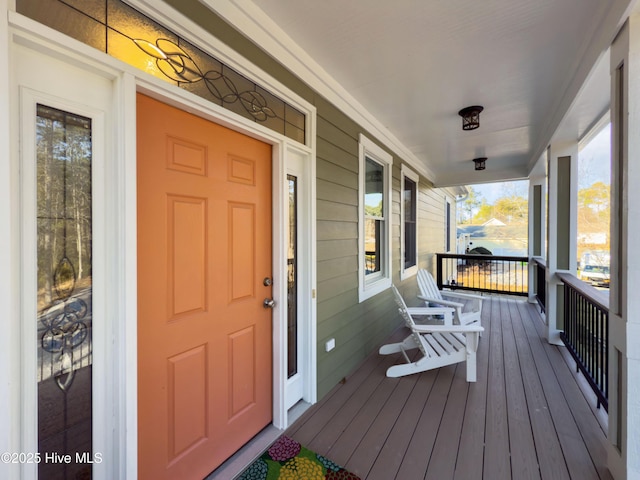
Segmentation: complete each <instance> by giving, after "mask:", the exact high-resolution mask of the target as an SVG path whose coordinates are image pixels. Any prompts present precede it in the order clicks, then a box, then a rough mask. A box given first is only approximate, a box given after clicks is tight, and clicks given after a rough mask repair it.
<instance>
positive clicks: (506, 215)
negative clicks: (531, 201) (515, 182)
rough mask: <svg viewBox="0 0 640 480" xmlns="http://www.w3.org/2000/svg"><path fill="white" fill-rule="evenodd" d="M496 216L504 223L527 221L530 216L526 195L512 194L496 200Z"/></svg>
mask: <svg viewBox="0 0 640 480" xmlns="http://www.w3.org/2000/svg"><path fill="white" fill-rule="evenodd" d="M493 211H494V215H495V217H496V218H497V219H498V220H500V221H502V222H504V223H507V224H508V223H526V222H527V221H528V216H529V206H528V201H527V199H526V198H524V197H518V196H511V197H503V198H499V199H498V200H496V204H495V205H494V207H493Z"/></svg>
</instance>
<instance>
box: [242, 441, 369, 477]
mask: <svg viewBox="0 0 640 480" xmlns="http://www.w3.org/2000/svg"><path fill="white" fill-rule="evenodd" d="M237 480H360V477H358V476H357V475H354V474H353V473H351V472H348V471H346V470H345V469H344V468H342V467H340V466H338V465H336V464H335V463H333V462H332V461H331V460H328V459H326V458H324V457H323V456H322V455H318V454H317V453H314V452H312V451H311V450H308V449H307V448H305V447H303V446H302V445H300V444H299V443H298V442H296V441H295V440H293V439H292V438H289V437H287V436H285V435H283V436H281V437H280V438H279V439H278V440H276V441H275V442H274V444H273V445H271V447H269V449H268V450H267V451H266V452H264V453H263V454H262V456H261V457H260V458H258V459H257V460H256V461H255V462H253V463H252V464H251V465H249V467H248V468H247V469H246V470H245V471H244V472H242V475H240V476H239V477H238V478H237Z"/></svg>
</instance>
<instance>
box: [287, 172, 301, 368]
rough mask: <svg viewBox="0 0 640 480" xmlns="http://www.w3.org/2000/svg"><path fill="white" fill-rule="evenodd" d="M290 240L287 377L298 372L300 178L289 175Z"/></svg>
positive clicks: (288, 256)
mask: <svg viewBox="0 0 640 480" xmlns="http://www.w3.org/2000/svg"><path fill="white" fill-rule="evenodd" d="M287 182H288V186H289V232H288V233H289V241H288V242H287V352H288V354H287V378H291V377H293V376H294V375H295V374H296V373H298V179H297V178H296V177H294V176H293V175H287Z"/></svg>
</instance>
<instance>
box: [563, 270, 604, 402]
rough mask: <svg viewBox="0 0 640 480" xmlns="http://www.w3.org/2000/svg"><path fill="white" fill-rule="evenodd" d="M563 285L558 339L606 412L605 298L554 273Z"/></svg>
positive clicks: (564, 275)
mask: <svg viewBox="0 0 640 480" xmlns="http://www.w3.org/2000/svg"><path fill="white" fill-rule="evenodd" d="M558 277H559V278H560V279H561V280H562V282H563V283H564V331H563V332H561V333H560V338H561V339H562V341H563V342H564V344H565V345H566V347H567V349H568V350H569V353H571V356H572V357H573V358H574V359H575V361H576V366H577V369H578V370H579V371H581V372H582V373H583V375H584V376H585V378H586V379H587V381H588V382H589V384H590V385H591V388H592V389H593V391H594V393H595V394H596V396H597V398H598V407H599V406H600V405H602V406H604V409H605V410H607V411H608V408H609V401H608V398H609V395H608V393H609V392H608V386H607V376H608V373H609V357H608V338H609V297H608V295H606V294H605V293H603V292H601V291H599V290H596V289H595V288H594V287H592V286H591V285H589V284H587V283H585V282H583V281H581V280H578V279H577V278H576V277H574V276H573V275H569V274H565V273H558Z"/></svg>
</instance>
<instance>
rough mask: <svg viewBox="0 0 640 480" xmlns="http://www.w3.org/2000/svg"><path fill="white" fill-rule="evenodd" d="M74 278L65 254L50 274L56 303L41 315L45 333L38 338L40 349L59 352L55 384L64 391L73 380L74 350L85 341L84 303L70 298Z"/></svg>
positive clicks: (85, 306)
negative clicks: (51, 274) (56, 298)
mask: <svg viewBox="0 0 640 480" xmlns="http://www.w3.org/2000/svg"><path fill="white" fill-rule="evenodd" d="M76 281H77V277H76V272H75V269H74V268H73V264H72V263H71V261H70V260H69V259H68V258H67V257H66V255H65V256H64V257H63V258H62V259H61V260H60V262H58V266H57V267H56V269H55V271H54V274H53V288H54V290H55V291H56V294H57V295H58V297H59V298H58V301H57V302H56V304H55V305H53V306H52V307H50V308H49V310H48V311H47V313H46V314H45V315H43V316H42V318H41V321H42V324H43V325H44V326H45V331H44V333H43V334H42V337H41V338H40V344H41V346H42V349H43V350H44V351H46V352H48V353H52V354H53V353H59V354H60V357H59V360H60V372H59V373H57V374H56V375H55V377H54V378H55V381H56V384H57V385H58V387H59V388H60V389H61V390H62V391H67V390H68V389H69V388H70V387H71V384H72V383H73V379H74V377H75V369H74V366H73V364H74V358H73V354H74V350H75V349H76V348H78V347H79V346H80V345H82V343H83V342H84V341H85V339H86V338H87V325H86V324H85V323H84V321H83V320H84V318H85V316H86V315H87V304H86V303H85V301H84V300H82V299H81V298H73V297H72V294H73V292H74V290H75V285H76Z"/></svg>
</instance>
